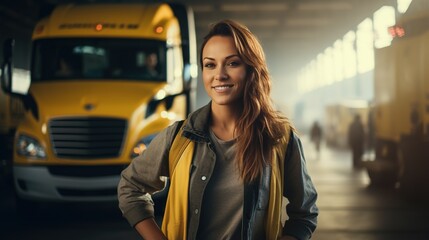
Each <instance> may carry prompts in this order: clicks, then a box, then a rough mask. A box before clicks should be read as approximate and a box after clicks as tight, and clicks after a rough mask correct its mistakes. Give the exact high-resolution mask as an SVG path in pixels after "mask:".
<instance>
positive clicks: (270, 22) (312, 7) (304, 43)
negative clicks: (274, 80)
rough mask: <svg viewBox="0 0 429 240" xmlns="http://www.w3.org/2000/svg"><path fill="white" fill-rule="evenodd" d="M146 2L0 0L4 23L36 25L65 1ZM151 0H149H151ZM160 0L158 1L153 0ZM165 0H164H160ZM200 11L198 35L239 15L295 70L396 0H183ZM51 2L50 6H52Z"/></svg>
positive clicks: (284, 66)
mask: <svg viewBox="0 0 429 240" xmlns="http://www.w3.org/2000/svg"><path fill="white" fill-rule="evenodd" d="M70 2H75V3H86V2H145V1H136V0H131V1H126V0H122V1H121V0H117V1H101V0H100V1H98V0H75V1H69V0H40V1H37V0H14V1H5V0H2V1H1V3H0V29H1V28H2V26H1V25H2V24H3V25H8V28H10V27H15V28H20V29H21V30H22V31H29V30H30V31H31V28H32V27H33V26H34V23H35V22H36V21H37V20H38V19H39V18H40V16H42V15H43V14H45V12H46V11H48V9H49V7H52V6H54V5H57V4H60V3H70ZM146 2H148V1H146ZM149 2H157V1H149ZM158 2H159V1H158ZM172 2H182V3H185V4H187V5H189V6H191V7H192V8H193V10H194V14H195V22H196V30H197V39H198V41H200V40H201V38H202V36H203V35H204V34H205V33H206V32H207V30H208V27H209V25H210V24H212V23H214V22H216V21H218V20H220V19H225V18H228V19H234V20H237V21H239V22H241V23H243V24H245V25H247V26H248V27H249V28H250V30H251V31H253V32H254V33H255V34H256V35H257V36H258V37H259V39H260V40H261V42H262V44H263V46H264V48H265V51H266V54H267V58H268V62H269V64H270V62H271V65H272V66H273V68H276V69H277V70H276V71H280V70H279V69H281V71H294V70H296V69H298V68H299V67H301V66H303V65H304V64H305V63H306V62H308V61H309V60H310V59H311V58H313V57H314V56H315V55H316V54H317V53H319V52H320V51H322V50H323V49H325V48H326V47H327V46H329V45H331V44H332V43H333V41H334V40H335V39H337V38H339V37H342V36H343V35H344V34H345V33H346V32H347V31H348V30H350V29H354V28H355V27H356V25H357V24H358V23H360V22H361V21H362V20H364V19H365V18H366V17H368V16H370V15H371V13H372V12H374V11H375V10H376V9H378V8H380V7H381V6H382V5H385V4H388V5H393V6H394V5H395V4H396V0H264V1H259V0H217V1H208V0H181V1H172ZM47 6H48V7H47Z"/></svg>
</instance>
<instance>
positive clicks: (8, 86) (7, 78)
mask: <svg viewBox="0 0 429 240" xmlns="http://www.w3.org/2000/svg"><path fill="white" fill-rule="evenodd" d="M14 45H15V40H14V39H13V38H9V39H7V40H6V41H4V44H3V64H2V66H1V73H2V74H1V87H2V89H3V91H5V92H6V93H12V71H13V47H14Z"/></svg>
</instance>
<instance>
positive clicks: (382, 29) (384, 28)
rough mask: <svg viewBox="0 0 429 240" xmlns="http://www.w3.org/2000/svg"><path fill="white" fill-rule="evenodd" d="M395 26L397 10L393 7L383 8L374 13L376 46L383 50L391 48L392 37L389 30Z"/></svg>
mask: <svg viewBox="0 0 429 240" xmlns="http://www.w3.org/2000/svg"><path fill="white" fill-rule="evenodd" d="M393 25H395V8H394V7H392V6H383V7H381V8H380V9H378V10H377V11H375V13H374V30H375V39H374V46H375V47H376V48H383V47H387V46H390V44H391V42H392V36H391V35H390V34H389V32H388V28H389V27H391V26H393Z"/></svg>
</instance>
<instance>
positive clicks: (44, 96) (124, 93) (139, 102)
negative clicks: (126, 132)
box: [30, 80, 165, 121]
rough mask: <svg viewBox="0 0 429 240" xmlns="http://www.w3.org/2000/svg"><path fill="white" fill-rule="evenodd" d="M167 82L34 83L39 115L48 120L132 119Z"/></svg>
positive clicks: (33, 91)
mask: <svg viewBox="0 0 429 240" xmlns="http://www.w3.org/2000/svg"><path fill="white" fill-rule="evenodd" d="M164 86H165V83H145V82H139V81H108V80H97V81H58V82H44V83H34V84H32V85H31V88H30V93H31V95H32V96H33V97H34V99H35V101H36V104H37V107H38V111H39V113H40V114H39V116H41V117H42V118H46V119H40V120H41V121H46V120H48V119H51V118H55V117H67V116H88V117H91V116H110V117H116V118H125V119H129V118H130V116H131V115H132V114H135V113H136V111H138V112H141V111H143V110H144V109H142V108H144V107H145V105H146V104H147V102H148V101H150V100H151V99H152V98H153V96H154V95H155V94H156V93H157V92H158V91H159V90H161V89H162V88H163V87H164Z"/></svg>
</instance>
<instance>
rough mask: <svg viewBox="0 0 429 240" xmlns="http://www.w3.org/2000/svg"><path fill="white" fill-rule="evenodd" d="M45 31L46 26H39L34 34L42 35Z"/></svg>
mask: <svg viewBox="0 0 429 240" xmlns="http://www.w3.org/2000/svg"><path fill="white" fill-rule="evenodd" d="M43 30H45V26H43V25H39V26H37V27H36V29H35V30H34V32H35V33H36V34H41V33H42V32H43Z"/></svg>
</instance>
